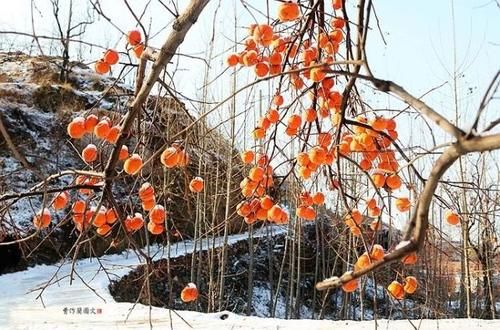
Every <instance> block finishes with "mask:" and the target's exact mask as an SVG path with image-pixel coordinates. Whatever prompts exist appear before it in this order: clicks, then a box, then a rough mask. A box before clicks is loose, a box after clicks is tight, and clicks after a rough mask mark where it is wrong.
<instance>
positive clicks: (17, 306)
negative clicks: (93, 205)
mask: <svg viewBox="0 0 500 330" xmlns="http://www.w3.org/2000/svg"><path fill="white" fill-rule="evenodd" d="M273 230H274V231H275V233H278V231H282V229H280V228H276V227H275V228H273ZM260 235H265V231H264V230H262V231H257V232H256V233H255V236H260ZM247 237H248V236H247V234H241V235H233V236H231V237H230V239H229V242H230V243H235V242H237V241H240V240H243V239H246V238H247ZM208 243H209V242H208V241H207V240H205V241H203V245H204V248H207V246H208ZM221 243H222V240H221V239H216V244H215V246H220V244H221ZM211 245H212V244H211V242H210V246H211ZM192 250H193V242H187V241H184V242H180V243H177V244H174V245H172V246H171V247H170V251H167V250H166V248H165V247H161V246H156V247H154V248H152V249H151V255H153V256H154V257H153V259H154V260H158V259H160V258H165V257H166V256H167V255H170V257H175V256H179V255H182V254H186V253H190V252H191V251H192ZM168 252H169V253H168ZM141 262H143V260H140V259H139V258H138V257H137V256H136V255H135V254H134V253H133V252H131V251H127V252H125V253H122V254H117V255H109V256H105V257H103V258H100V259H99V260H98V259H93V260H81V261H78V262H77V263H76V264H75V267H74V271H75V272H74V275H73V279H74V280H73V283H70V278H69V277H70V274H71V263H70V262H68V263H66V264H64V265H63V266H62V267H61V268H60V269H59V270H58V266H56V265H54V266H47V265H42V266H36V267H33V268H30V269H28V270H26V271H23V272H18V273H11V274H6V275H3V276H0V329H97V328H107V329H121V328H131V329H146V328H148V327H149V317H150V316H151V321H152V323H153V326H154V327H155V328H156V329H165V328H170V327H171V326H173V329H191V328H194V329H308V330H311V329H375V323H374V322H373V321H365V322H356V321H326V320H322V321H320V320H282V319H271V318H258V317H245V316H240V315H236V314H233V313H231V312H220V313H213V314H204V313H197V312H189V311H179V312H176V311H171V310H168V309H163V308H156V307H153V308H149V307H147V306H144V305H136V306H135V308H133V304H130V303H116V302H115V301H114V300H113V298H112V296H111V294H110V293H109V290H108V285H109V282H110V280H112V279H117V278H119V277H121V276H123V275H125V274H126V273H128V272H129V271H130V270H131V269H132V268H133V267H135V266H137V265H138V264H140V263H141ZM104 269H105V271H104ZM47 283H51V285H50V286H48V287H46V284H47ZM45 287H46V288H45ZM44 288H45V289H44ZM132 308H133V310H132V311H131V309H132ZM129 313H130V314H129ZM378 326H379V327H380V329H397V330H404V329H414V327H413V326H415V327H416V328H420V329H442V330H446V329H453V330H458V329H467V330H470V329H485V330H486V329H498V328H500V322H499V321H485V320H475V319H472V320H462V319H455V320H423V321H415V320H414V321H411V322H410V321H407V320H403V321H401V320H400V321H390V320H379V321H378Z"/></svg>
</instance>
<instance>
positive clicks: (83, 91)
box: [0, 52, 131, 232]
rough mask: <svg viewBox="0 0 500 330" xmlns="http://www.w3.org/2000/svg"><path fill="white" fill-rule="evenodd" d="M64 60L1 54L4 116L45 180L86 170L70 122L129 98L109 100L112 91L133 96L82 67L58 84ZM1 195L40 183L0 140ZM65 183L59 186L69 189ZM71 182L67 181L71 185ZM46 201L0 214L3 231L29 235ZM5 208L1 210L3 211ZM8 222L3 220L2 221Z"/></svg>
mask: <svg viewBox="0 0 500 330" xmlns="http://www.w3.org/2000/svg"><path fill="white" fill-rule="evenodd" d="M60 61H61V59H60V58H57V57H46V56H28V55H25V54H23V53H1V52H0V116H1V117H2V121H3V123H4V125H5V126H6V129H7V131H8V132H9V135H10V137H11V139H12V141H13V143H14V145H15V146H16V147H17V148H18V149H19V151H20V152H21V154H23V155H24V156H25V158H26V160H27V161H28V163H30V164H31V166H32V167H33V168H35V169H36V170H37V171H38V172H39V173H40V174H41V175H42V176H44V177H46V176H48V175H51V174H55V173H58V172H59V171H61V170H68V169H81V168H84V166H85V164H84V163H83V161H82V160H81V159H80V157H79V155H78V152H77V150H76V148H75V147H74V146H73V145H72V143H75V141H71V140H70V139H69V138H68V137H67V135H66V125H67V123H68V122H69V120H70V119H71V118H72V117H74V116H77V115H79V114H81V113H83V112H84V111H87V110H90V109H92V110H93V111H101V110H110V109H112V108H113V107H114V106H115V102H119V103H120V104H122V103H123V102H125V99H126V97H123V98H121V97H113V96H112V95H107V94H106V90H107V89H109V88H110V87H111V86H115V88H116V89H119V90H121V91H124V93H123V94H125V95H126V93H127V92H130V91H131V89H129V86H127V85H124V84H122V83H121V82H117V81H115V80H114V78H112V77H106V76H99V75H97V74H96V73H95V72H93V70H91V69H90V68H89V67H87V66H85V65H83V64H81V63H77V62H75V63H71V69H70V70H71V71H70V72H69V74H68V79H67V82H66V83H61V82H59V81H58V75H59V72H60V69H59V67H58V63H60ZM0 147H1V148H0V192H1V193H16V192H22V191H26V190H28V189H29V188H31V187H32V186H33V185H34V184H36V183H38V182H39V181H40V178H39V177H37V176H36V175H35V173H33V172H31V171H29V170H27V169H25V168H24V167H23V166H22V165H21V163H20V162H19V161H18V160H17V159H16V158H14V157H13V155H12V152H11V151H10V150H9V149H8V148H7V146H6V145H5V144H4V142H3V139H2V138H0ZM70 179H71V178H70V177H65V178H64V179H62V180H60V181H59V182H58V184H68V183H69V180H70ZM65 180H66V181H65ZM41 203H42V201H41V198H39V197H33V198H29V199H22V200H19V201H17V202H16V203H15V204H13V205H11V206H10V208H9V211H8V212H7V213H4V214H0V230H3V231H4V232H11V231H15V232H18V231H17V230H21V231H22V232H26V231H27V230H29V227H30V223H31V219H32V217H33V214H34V213H35V212H36V211H37V210H38V209H39V208H40V206H41ZM3 206H4V205H0V209H2V208H3ZM2 218H3V219H2Z"/></svg>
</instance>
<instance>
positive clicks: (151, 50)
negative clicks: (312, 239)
mask: <svg viewBox="0 0 500 330" xmlns="http://www.w3.org/2000/svg"><path fill="white" fill-rule="evenodd" d="M278 2H279V4H278V6H277V11H276V12H270V13H269V15H270V17H267V18H268V20H267V21H264V20H263V21H261V22H259V21H257V22H254V23H253V24H249V25H248V33H247V36H246V37H245V39H244V40H241V41H238V43H237V50H236V51H235V52H226V53H225V54H224V57H225V59H226V65H227V67H228V68H231V70H233V71H232V72H233V73H234V74H236V72H238V71H243V70H250V71H251V72H253V73H254V74H255V76H256V77H255V80H254V81H253V82H251V83H249V84H247V85H245V86H243V87H241V88H240V89H236V90H235V91H234V93H232V95H229V96H228V97H227V98H225V99H223V100H222V101H221V102H219V103H218V104H217V105H215V106H213V107H211V108H210V109H208V110H207V111H206V112H204V113H203V114H201V115H200V116H198V117H197V118H195V119H193V121H192V122H191V123H190V124H189V125H187V126H186V127H185V128H183V129H181V130H179V131H176V132H170V133H171V134H170V135H169V138H168V140H165V141H162V142H161V147H159V148H157V149H156V150H154V152H152V154H150V155H147V156H146V155H145V153H141V145H140V141H138V139H140V136H139V137H137V136H134V130H133V128H134V125H138V126H140V125H141V121H142V119H143V112H144V111H145V108H146V107H147V103H148V98H150V97H151V94H152V92H153V91H154V89H155V88H156V87H157V86H164V85H165V83H164V82H163V81H162V79H161V78H160V77H161V76H162V75H163V74H165V72H167V71H168V69H169V63H170V61H171V60H172V58H173V57H174V55H175V53H176V51H177V49H178V47H179V46H180V45H181V43H182V42H183V40H184V38H185V36H186V35H187V34H188V33H189V30H190V28H191V27H192V26H193V24H195V22H196V20H197V19H198V17H199V16H200V14H201V12H202V11H203V10H204V8H205V7H206V6H207V4H208V3H209V0H191V1H190V2H189V4H188V5H187V6H186V8H185V9H184V11H183V12H181V13H174V14H175V15H174V16H175V20H174V23H173V24H172V29H171V31H170V32H169V33H168V34H167V35H166V38H165V41H164V43H163V44H162V45H161V46H160V47H158V48H155V47H154V46H152V45H150V44H149V41H148V40H149V39H148V36H147V33H146V31H145V29H144V28H143V27H142V26H140V27H141V28H140V29H135V28H134V29H130V31H128V32H127V33H126V36H125V37H126V41H125V42H124V44H122V45H121V46H120V47H123V49H121V50H120V49H107V50H106V51H105V52H104V54H103V56H102V58H96V59H95V63H94V68H95V71H96V72H97V73H99V74H103V75H104V74H107V73H108V72H109V71H110V69H111V68H112V67H113V66H114V65H117V63H120V59H121V58H122V57H123V50H126V51H129V52H128V53H130V54H133V56H134V57H135V60H134V61H136V63H135V64H134V65H133V68H134V69H135V79H134V81H135V90H134V95H133V97H132V98H131V99H130V100H129V102H128V103H127V107H126V111H125V113H124V114H123V115H120V116H117V117H116V118H113V119H112V118H109V117H106V116H101V117H98V116H96V115H95V114H90V113H89V114H86V115H82V116H77V117H75V118H73V119H72V120H71V122H70V123H69V125H68V126H67V134H68V136H69V137H70V138H71V139H73V140H78V139H82V138H83V137H89V136H91V137H92V139H93V141H94V142H92V143H89V144H88V145H86V146H85V147H84V148H82V150H81V151H80V152H81V158H82V160H83V161H84V162H85V163H86V165H87V167H86V168H83V169H81V170H76V171H66V172H61V173H58V174H54V175H52V176H50V177H48V178H45V180H44V181H43V182H42V183H40V184H38V185H36V186H35V187H33V189H32V190H31V191H29V192H26V193H24V194H23V193H21V194H6V195H3V196H0V201H4V200H9V199H15V198H24V197H27V196H33V195H40V196H43V198H44V203H43V205H42V208H41V209H40V210H39V212H38V213H37V214H35V215H34V218H33V225H34V226H35V227H36V228H37V232H36V233H35V234H37V233H38V232H39V231H41V230H44V229H46V228H47V227H49V225H50V223H51V212H59V211H60V210H62V209H64V208H65V207H66V206H67V205H69V204H70V203H71V205H72V206H71V219H72V221H73V223H74V226H75V228H76V229H77V230H78V232H79V233H80V234H79V236H78V239H77V241H76V243H75V246H76V248H75V249H76V251H77V250H78V246H79V244H80V243H81V242H82V241H83V240H85V239H86V237H88V235H89V234H90V233H93V232H95V233H96V234H97V235H101V236H104V237H106V236H108V237H109V235H113V230H112V229H113V228H115V227H118V228H120V230H123V231H124V232H126V233H127V234H132V233H134V232H137V231H139V230H141V229H144V228H147V231H148V232H149V234H148V235H160V234H162V233H164V232H165V222H166V220H167V218H168V216H169V215H168V210H166V209H165V207H164V206H163V205H161V204H160V203H157V192H156V190H155V187H154V186H153V185H152V184H151V183H150V182H148V181H147V180H143V178H142V177H141V176H140V174H141V171H142V170H143V169H144V167H145V166H147V165H151V164H154V163H160V164H162V166H163V168H164V169H165V171H170V170H173V169H184V168H186V166H188V165H189V164H190V161H191V156H190V150H189V145H188V144H187V143H186V141H183V140H182V139H181V137H182V136H183V134H184V133H186V132H189V131H190V130H192V129H194V128H195V127H196V124H197V123H199V122H201V121H203V120H204V119H206V117H207V116H209V115H210V114H211V113H213V112H215V111H216V110H217V109H219V108H220V107H221V106H222V105H224V104H225V103H227V102H229V101H230V100H234V97H235V96H236V95H238V94H239V93H241V92H243V91H245V90H248V89H249V88H251V87H253V86H255V85H257V84H260V83H265V82H267V83H269V84H271V85H272V86H273V94H272V95H271V96H270V97H269V98H268V99H267V104H266V108H267V110H266V111H265V113H264V114H263V115H262V117H261V118H260V119H259V121H258V123H257V124H256V126H255V127H254V129H253V130H252V132H251V135H252V136H251V138H252V141H253V145H252V146H251V147H250V148H247V150H243V151H242V152H241V161H242V162H243V163H244V164H246V165H247V166H248V167H247V168H246V169H245V178H244V179H243V180H242V181H241V183H240V188H241V189H240V192H241V201H240V203H239V204H238V205H237V207H236V208H235V209H234V210H232V211H231V212H232V213H237V214H238V215H240V216H241V217H242V221H244V222H245V223H246V224H248V225H249V227H250V229H251V228H253V226H256V225H259V224H261V223H272V224H274V225H278V226H288V228H291V229H293V230H298V231H300V228H301V226H302V225H303V224H304V223H308V222H312V221H315V220H316V219H317V218H318V210H319V209H320V208H321V209H323V208H328V207H329V203H331V202H332V198H331V196H332V194H331V192H334V193H333V196H334V197H333V198H335V199H338V200H340V202H341V204H342V208H343V212H342V214H338V215H336V216H337V217H338V218H336V219H331V221H332V222H333V221H337V220H338V219H341V221H342V223H343V226H344V227H343V228H344V231H342V235H345V236H349V237H353V239H354V240H356V241H357V242H360V244H361V245H362V249H363V251H362V253H360V254H359V255H357V256H356V260H354V262H347V264H348V270H347V271H346V272H345V273H343V274H332V277H329V278H325V279H323V280H322V281H319V282H318V283H316V288H317V289H318V290H327V289H334V288H338V287H342V289H343V290H344V291H345V292H353V291H356V290H357V289H358V280H359V278H361V277H362V276H365V275H367V274H369V273H371V272H373V271H375V270H377V269H379V268H381V267H385V266H387V265H389V264H391V263H396V262H399V263H401V264H402V267H403V270H402V271H401V272H399V273H398V275H397V278H396V280H394V281H391V282H388V283H384V284H385V285H386V286H387V290H388V292H389V293H390V294H391V295H392V296H393V297H394V298H395V299H397V300H400V299H403V298H404V297H405V295H407V294H413V293H414V292H415V291H416V290H417V288H418V277H417V276H416V274H412V273H411V272H407V271H404V267H405V266H406V265H412V264H415V263H416V262H417V260H418V258H419V251H421V249H422V247H423V245H424V242H425V239H426V234H427V231H428V228H429V212H430V208H431V205H432V203H433V201H434V200H435V199H438V200H439V202H440V203H441V206H442V208H444V209H445V219H446V221H447V222H448V224H449V225H450V226H456V225H460V224H461V223H462V222H463V219H462V217H461V215H460V214H459V212H458V210H456V209H455V208H453V207H452V206H451V204H450V203H447V202H446V200H444V199H443V198H441V197H440V196H438V195H437V193H436V191H437V188H438V186H439V185H440V184H446V182H444V181H443V180H442V178H443V175H444V174H445V173H446V172H447V170H448V169H449V168H450V167H451V166H453V164H454V163H455V162H456V161H457V160H458V159H459V158H460V157H463V156H465V155H468V154H471V153H485V152H489V151H493V150H496V149H500V134H499V133H495V127H496V126H497V125H498V124H499V123H500V119H496V120H494V121H492V122H491V124H490V125H488V126H487V127H484V128H483V129H480V127H479V123H480V118H481V116H482V115H483V114H484V112H485V111H487V109H488V104H489V102H490V101H491V99H492V98H493V96H494V95H495V93H496V92H497V89H498V83H499V79H500V78H499V73H498V72H497V73H496V74H495V75H494V77H493V79H492V82H491V84H490V85H489V88H488V90H487V91H486V92H485V95H484V98H483V100H482V102H481V104H480V105H479V107H478V110H477V116H476V118H475V120H474V122H473V123H471V124H472V127H471V129H469V130H464V129H462V128H460V127H457V126H456V125H455V124H453V123H452V122H451V121H450V120H448V119H447V118H446V117H445V116H444V115H442V114H441V113H440V111H438V110H436V109H434V108H432V107H430V106H429V105H428V104H426V103H425V102H424V101H422V100H421V99H420V98H418V97H416V96H414V95H412V94H411V93H410V92H409V91H407V90H406V89H404V88H403V87H402V86H400V85H398V84H397V83H396V82H393V81H391V80H386V79H382V78H380V77H377V76H375V75H374V74H373V73H372V72H373V70H372V68H371V63H370V62H369V61H368V59H369V58H368V54H367V50H366V41H367V38H368V37H369V32H370V26H371V25H370V24H371V20H372V19H373V6H374V4H373V2H372V1H370V0H368V1H366V0H358V1H345V0H344V1H342V0H333V1H331V0H307V1H306V0H301V1H278ZM346 2H347V3H349V4H351V3H352V7H355V15H354V18H353V17H351V16H350V13H351V11H348V10H347V9H346ZM354 2H355V4H354ZM125 3H127V2H126V1H125ZM242 4H243V6H244V7H245V8H248V6H249V4H248V3H247V2H245V1H242ZM92 5H93V7H94V9H96V10H97V12H98V13H99V14H100V15H101V16H103V17H104V18H106V16H105V14H104V13H103V12H102V11H100V9H99V8H100V7H99V5H98V2H95V3H94V2H92ZM134 17H136V18H137V16H136V15H135V16H134ZM138 23H140V19H138ZM68 40H69V37H68ZM365 84H370V86H371V88H372V89H373V90H374V91H376V92H377V93H381V94H388V95H390V96H393V97H395V98H397V99H399V100H400V101H402V102H404V103H406V104H407V105H408V107H410V108H412V109H414V110H415V111H417V112H418V113H419V114H420V115H421V116H423V117H425V118H426V119H427V120H429V121H431V122H432V123H433V124H434V126H435V127H436V129H440V130H442V131H443V132H444V133H446V134H447V136H448V142H447V143H446V144H444V145H443V146H441V147H439V149H442V150H440V155H439V157H438V158H437V159H436V160H435V161H434V163H433V166H432V168H431V169H430V171H428V172H427V173H421V172H420V171H418V170H417V169H416V167H415V166H414V162H415V161H416V158H415V156H414V155H409V154H408V153H407V152H406V151H405V146H404V145H401V141H400V139H398V130H399V129H400V127H404V125H408V123H402V122H400V121H399V119H398V118H396V117H393V116H391V115H390V113H384V112H383V111H374V110H373V109H372V108H371V107H370V106H369V104H368V101H367V100H365V99H364V97H363V95H362V93H361V92H360V90H361V89H362V88H366V87H365V86H364V85H365ZM233 133H234V132H233ZM283 137H285V142H283V139H282V138H283ZM292 144H293V145H294V146H297V147H298V151H296V150H295V149H294V148H291V147H290V145H292ZM290 151H293V152H294V154H293V157H288V156H287V155H289V154H290ZM412 156H413V157H414V158H412ZM406 170H407V171H409V172H411V174H412V175H414V176H415V177H416V178H418V180H419V181H420V182H419V187H421V189H420V190H418V191H413V193H414V195H415V197H414V198H410V196H409V194H408V192H409V191H410V190H415V189H414V188H410V187H409V186H410V185H409V183H408V182H406V180H405V178H404V176H403V171H406ZM230 173H231V172H230ZM352 173H354V175H355V176H357V177H358V178H359V180H358V182H354V183H351V182H349V181H348V180H347V179H346V178H347V177H349V176H351V175H352ZM65 175H70V176H75V180H74V184H72V185H69V186H67V187H64V188H62V189H61V188H54V189H46V186H47V184H48V183H50V182H51V181H52V180H55V179H57V178H59V177H61V176H65ZM228 176H229V178H231V174H229V175H228ZM120 177H121V178H123V177H132V178H137V180H138V181H139V184H140V185H139V187H140V188H138V189H137V191H136V192H135V193H136V194H137V196H138V198H139V200H140V204H141V205H140V208H141V211H142V212H128V214H127V213H126V211H125V208H122V207H120V205H119V204H120V203H119V201H117V199H116V197H115V194H114V184H115V182H116V180H117V178H120ZM229 181H230V180H229ZM361 181H362V182H363V184H358V183H359V182H361ZM205 184H206V183H205V180H204V178H203V177H201V176H193V177H190V178H189V180H188V181H187V184H186V189H189V191H190V192H191V193H192V194H199V193H201V192H203V190H204V188H205ZM284 186H295V187H299V188H298V189H296V190H297V191H296V194H295V195H294V196H293V199H294V200H286V199H284V198H280V196H279V194H277V193H275V191H276V190H279V189H280V188H281V187H284ZM72 190H77V191H78V196H79V197H78V198H77V199H74V200H71V195H70V194H69V193H68V192H69V191H72ZM229 192H230V183H228V186H227V195H228V196H229ZM49 196H50V199H48V198H49ZM392 203H394V204H395V205H396V211H397V212H399V213H407V212H410V214H411V218H410V220H409V222H408V224H407V229H406V231H405V233H404V235H403V237H402V239H401V241H400V242H399V244H397V245H396V246H395V247H392V246H389V247H388V249H387V248H384V247H383V246H382V244H380V242H377V239H376V238H377V235H376V234H377V233H378V232H379V231H380V230H381V229H382V227H383V225H384V224H383V221H382V215H383V214H384V213H387V212H393V211H392V210H391V206H390V205H391V204H392ZM227 205H229V203H227ZM228 214H229V210H228V209H227V210H226V219H224V222H225V224H227V221H228V219H227V218H228V217H229V216H228ZM297 228H298V229H297ZM226 234H227V233H226ZM131 242H132V243H131V244H132V245H134V243H133V240H132V239H131ZM134 247H135V248H136V250H137V251H138V253H139V254H141V256H143V257H144V258H145V259H146V261H147V264H148V266H150V262H151V258H150V256H148V255H146V254H145V253H144V252H143V251H142V250H140V249H138V248H137V246H134ZM356 253H357V252H356ZM76 255H77V253H75V258H76ZM220 265H221V270H220V272H221V273H220V274H221V275H220V278H221V283H222V285H221V288H220V291H219V295H220V296H221V297H222V296H223V294H222V293H223V290H224V289H223V279H224V268H225V266H226V264H225V259H224V253H222V261H221V263H220ZM148 274H149V273H148ZM333 275H338V276H333ZM148 276H149V275H148ZM181 297H182V299H183V301H185V302H190V301H194V300H196V299H197V297H198V291H197V289H196V286H195V285H194V284H192V283H190V284H189V285H187V286H186V288H185V289H184V290H183V291H182V293H181ZM221 297H219V298H221ZM220 306H221V304H219V307H220Z"/></svg>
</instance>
